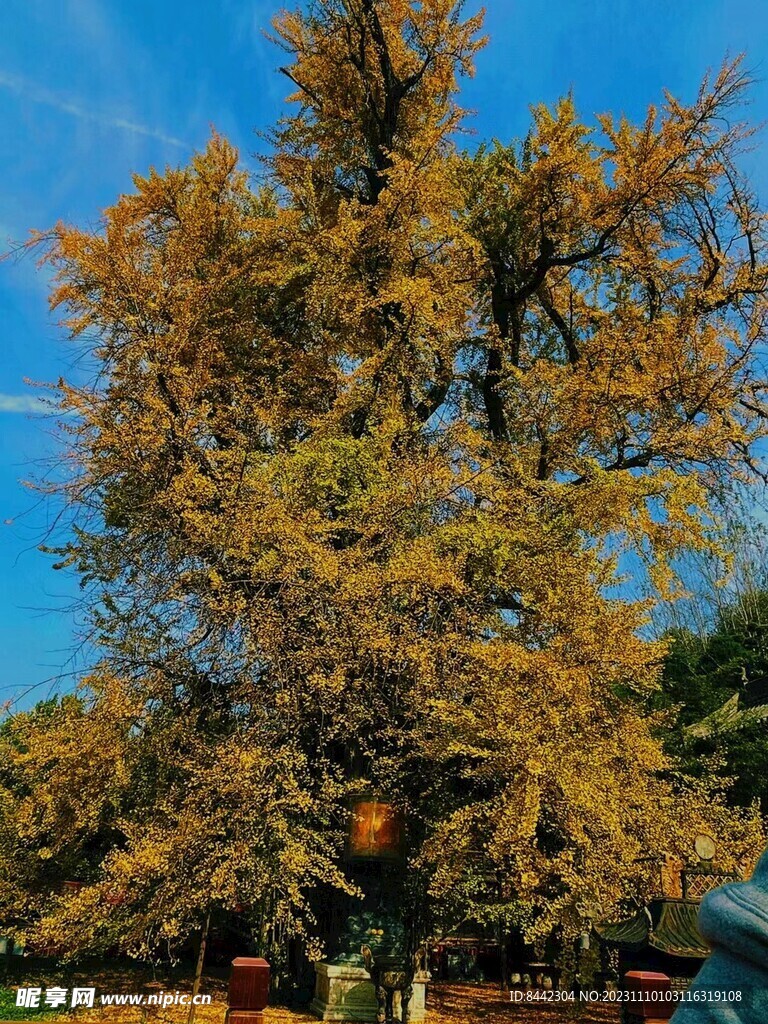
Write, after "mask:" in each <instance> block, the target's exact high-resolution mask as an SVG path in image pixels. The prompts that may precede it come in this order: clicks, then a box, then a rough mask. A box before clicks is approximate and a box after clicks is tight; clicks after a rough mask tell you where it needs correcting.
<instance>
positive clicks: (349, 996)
mask: <svg viewBox="0 0 768 1024" xmlns="http://www.w3.org/2000/svg"><path fill="white" fill-rule="evenodd" d="M428 981H429V975H428V974H427V973H425V972H421V973H419V974H417V975H416V977H415V978H414V979H413V995H412V996H411V1001H410V1003H409V1016H410V1019H411V1021H412V1022H413V1024H417V1022H419V1021H423V1020H424V1017H425V1015H426V1011H427V1007H426V1000H427V982H428ZM309 1008H310V1010H311V1011H312V1013H314V1014H315V1016H316V1017H319V1018H320V1020H352V1021H359V1022H360V1024H372V1022H373V1021H375V1020H376V993H375V992H374V990H373V983H372V981H371V976H370V974H369V973H368V971H366V969H365V968H364V967H354V966H352V965H351V964H327V963H317V964H315V998H314V999H313V1000H312V1002H311V1004H310V1007H309ZM395 1016H396V1017H399V1016H400V994H399V993H397V994H396V995H395Z"/></svg>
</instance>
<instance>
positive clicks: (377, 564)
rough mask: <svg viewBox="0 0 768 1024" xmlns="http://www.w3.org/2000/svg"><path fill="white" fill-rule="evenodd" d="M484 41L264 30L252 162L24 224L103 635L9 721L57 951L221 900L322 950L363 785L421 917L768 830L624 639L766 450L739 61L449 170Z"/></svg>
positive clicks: (41, 920) (16, 822) (584, 881)
mask: <svg viewBox="0 0 768 1024" xmlns="http://www.w3.org/2000/svg"><path fill="white" fill-rule="evenodd" d="M480 31H481V18H480V17H479V16H477V17H469V18H465V17H464V16H463V15H462V13H461V10H460V5H459V6H456V5H455V4H454V3H453V2H452V0H421V2H418V3H417V2H412V0H314V2H313V3H312V4H311V5H310V7H309V9H308V10H306V11H303V12H300V13H295V14H283V15H281V16H280V17H279V18H278V19H277V21H276V23H275V39H276V41H277V43H278V44H279V45H280V46H281V47H282V48H283V50H284V52H285V54H286V58H285V61H286V63H285V67H284V68H282V69H281V71H282V73H283V74H284V75H285V76H286V78H287V79H288V80H290V82H291V83H292V86H291V87H292V88H293V90H294V91H293V94H292V96H291V100H292V102H293V104H294V105H293V107H292V108H291V111H292V112H290V113H288V114H287V115H286V116H285V117H284V118H283V119H282V120H281V121H280V123H279V124H278V125H277V126H276V127H275V129H274V131H273V133H272V136H271V154H270V156H269V158H268V161H267V166H266V174H263V175H261V177H260V179H259V180H258V182H254V179H253V178H252V177H251V176H249V174H248V173H247V172H246V170H245V169H243V167H242V166H241V164H240V162H239V158H238V154H237V152H236V151H235V150H234V149H233V147H232V146H231V145H230V144H229V143H228V142H227V141H226V140H225V139H224V138H222V137H220V136H218V135H215V136H214V137H213V138H212V139H211V141H210V143H209V144H208V147H207V148H206V150H205V152H203V153H200V154H199V155H197V156H195V157H194V159H193V160H192V161H191V163H190V165H189V166H186V167H181V168H168V169H166V170H165V171H164V172H162V173H160V172H158V171H154V170H153V171H151V172H150V173H149V174H148V175H147V176H144V177H139V176H137V177H136V178H135V190H134V192H133V193H131V194H129V195H124V196H121V197H120V198H119V200H118V201H117V202H116V204H115V205H114V206H113V207H111V208H110V209H108V210H107V211H106V212H105V213H104V217H103V221H102V224H101V226H100V227H99V228H98V229H97V230H87V231H84V230H78V229H76V228H72V227H69V226H66V225H60V226H58V227H57V228H55V229H54V230H53V231H52V232H50V233H47V234H41V235H39V236H36V239H35V244H38V245H45V246H46V258H47V259H49V260H50V261H51V263H52V264H53V267H54V268H55V273H56V284H55V289H54V292H53V296H52V302H53V305H54V307H56V308H58V309H60V310H63V311H64V323H65V325H66V328H67V329H68V331H69V332H70V334H71V335H72V336H73V337H74V338H76V339H80V344H82V345H84V346H86V347H87V349H88V351H89V352H90V354H91V356H92V358H93V359H94V360H95V361H96V364H97V372H95V373H94V375H93V377H92V379H91V380H90V381H89V382H88V383H87V384H85V385H74V384H70V383H67V382H64V381H62V382H61V383H60V385H59V394H60V402H61V407H62V411H63V412H65V413H66V416H65V417H63V419H62V436H63V437H64V439H65V441H66V449H67V453H68V455H67V458H68V466H69V470H70V471H69V473H68V475H67V480H66V483H65V484H64V486H63V488H62V489H63V493H64V495H65V497H66V499H67V501H68V502H69V503H70V506H71V507H72V509H73V510H74V511H75V513H76V515H75V528H74V531H73V534H72V537H71V539H70V540H69V541H68V542H67V543H66V545H64V546H63V547H62V553H61V555H60V561H59V563H58V564H60V565H65V566H69V567H71V568H73V569H74V570H75V571H77V572H78V573H79V574H80V575H81V577H82V580H83V586H84V592H85V594H86V595H87V598H88V600H89V602H90V607H91V614H92V617H93V626H94V632H95V634H96V635H97V637H98V641H99V644H100V645H101V648H102V650H103V660H102V662H101V663H100V664H99V665H98V666H97V667H96V668H95V669H94V671H93V672H92V674H91V675H90V676H89V677H88V679H87V680H85V681H84V684H83V687H82V689H81V692H80V695H79V697H78V699H77V701H76V703H70V704H68V705H67V706H65V705H62V707H61V711H60V713H59V715H58V720H56V717H55V716H54V720H53V721H51V720H50V719H46V720H45V721H44V722H42V721H41V720H40V719H39V717H38V718H36V717H35V716H34V715H32V716H29V715H17V716H15V717H14V718H13V719H12V721H11V722H10V724H9V726H8V727H7V728H6V735H5V737H4V739H3V744H4V754H5V757H4V760H3V766H2V768H1V769H0V877H2V876H3V875H6V876H8V875H9V874H10V873H13V870H14V869H12V868H11V867H10V865H11V864H12V863H13V862H14V859H16V862H17V863H19V862H21V861H23V864H24V870H23V873H22V874H20V873H19V872H18V871H17V872H16V876H15V877H17V876H18V877H22V875H23V880H24V884H23V885H22V886H19V885H15V886H14V887H13V888H9V889H8V890H7V891H8V893H9V894H10V895H8V896H7V898H4V897H0V900H3V899H4V903H3V904H2V906H3V913H4V914H5V915H6V917H7V918H9V919H10V917H12V916H13V915H15V917H16V919H18V920H21V919H24V920H26V921H27V922H31V924H30V925H29V928H30V929H31V930H32V932H33V933H34V934H36V935H37V936H38V941H45V942H48V943H53V944H54V945H56V946H57V948H60V949H67V950H74V951H78V950H85V949H88V950H92V949H98V948H108V947H109V948H111V947H114V946H122V947H123V948H126V949H129V950H133V951H138V952H148V951H150V950H152V949H156V948H158V946H160V947H163V948H164V944H167V945H169V946H170V947H171V948H172V947H173V946H174V944H178V943H179V942H181V941H183V940H184V938H185V937H186V936H187V935H188V934H189V933H190V931H191V930H193V929H194V928H196V927H198V926H199V924H200V922H201V921H202V920H203V919H204V917H205V915H206V914H207V913H210V912H211V911H212V910H216V909H218V910H223V911H226V910H233V909H235V908H237V907H243V906H246V907H249V908H251V912H252V913H253V914H254V916H255V917H256V918H258V921H259V922H260V924H259V927H263V926H264V922H265V921H270V922H273V921H279V922H281V923H282V925H284V926H285V928H286V929H288V930H289V931H290V930H294V931H303V932H304V933H305V934H306V935H307V937H308V938H309V937H311V935H312V933H313V902H312V893H313V892H314V891H316V890H317V888H318V887H325V888H324V891H327V890H328V887H330V888H331V890H334V889H335V890H336V891H338V892H339V893H342V892H344V891H350V889H352V888H354V886H353V885H352V883H351V882H350V881H349V879H348V878H347V877H346V876H345V873H344V870H343V863H342V861H341V859H340V853H341V849H342V842H343V832H344V822H345V807H346V806H347V804H346V802H345V801H346V799H347V797H348V796H349V794H350V793H353V792H357V791H360V790H362V789H364V788H366V787H368V788H373V789H376V790H377V791H379V792H382V793H386V794H387V797H388V798H389V799H390V800H392V801H394V802H395V803H397V804H399V805H400V807H401V808H402V809H403V811H404V812H406V816H407V820H408V822H409V871H410V872H411V874H412V877H413V878H414V879H415V880H416V884H417V886H418V885H420V886H421V887H422V889H421V891H422V895H423V904H424V905H425V906H430V907H432V908H433V909H434V910H435V912H436V913H444V914H446V915H448V916H450V914H451V913H454V912H456V908H459V911H458V912H459V913H461V914H465V915H469V914H472V915H475V916H477V917H481V918H482V917H483V915H486V914H487V915H491V916H493V918H494V919H496V918H498V917H499V916H502V917H504V918H505V919H506V920H508V921H510V922H514V923H516V924H518V925H520V926H521V927H524V928H526V929H527V930H528V933H529V934H530V935H534V934H545V933H546V932H547V931H548V930H549V929H551V928H552V927H553V926H554V925H556V924H557V925H562V926H565V927H566V928H578V927H580V920H581V915H582V914H583V913H584V912H585V911H584V908H585V907H588V908H591V909H590V912H599V911H603V912H605V913H607V912H609V911H610V910H611V909H612V908H614V907H615V905H616V904H617V902H618V901H619V900H621V899H622V898H623V897H626V896H629V895H632V894H640V893H642V892H643V891H645V890H644V887H646V886H647V885H648V884H649V867H648V865H649V861H650V860H651V859H652V858H653V857H654V856H655V855H657V854H660V853H661V852H662V851H670V852H673V853H676V854H680V855H686V854H687V853H688V851H689V849H690V844H691V840H692V838H693V836H694V835H695V834H696V833H697V832H698V831H701V830H705V831H714V832H715V833H716V834H717V836H718V838H719V840H720V849H721V856H722V859H723V863H724V865H728V864H730V865H733V864H735V863H741V862H744V863H746V862H747V861H748V860H749V858H750V857H751V856H753V855H754V853H755V852H756V850H757V849H758V848H759V846H760V839H761V833H760V826H759V822H758V821H757V820H756V818H755V817H754V815H751V814H750V813H749V812H747V811H736V810H729V809H727V808H726V807H725V805H724V803H723V802H721V801H720V800H719V799H718V797H717V794H713V793H712V792H708V791H707V790H706V789H705V788H704V787H703V786H700V785H699V784H696V786H695V788H692V787H693V786H694V784H693V783H691V782H690V781H688V782H684V780H682V778H681V776H680V774H679V773H678V771H677V768H676V765H675V763H674V761H673V760H672V759H671V758H670V757H669V756H667V755H665V754H664V753H663V752H662V749H661V746H660V743H659V741H658V740H657V739H656V737H655V724H656V722H655V719H654V718H653V716H652V715H650V714H649V713H648V711H647V706H648V695H649V693H650V692H652V690H653V689H654V687H655V686H656V684H657V675H658V666H659V664H660V660H661V658H662V657H663V654H664V645H663V644H661V643H654V642H651V641H649V640H648V638H647V636H648V634H647V632H645V631H644V625H645V623H646V622H647V619H648V615H649V613H650V610H651V607H652V603H653V600H654V594H656V595H662V596H664V597H668V596H669V595H670V594H671V593H673V592H674V590H675V586H676V584H675V577H674V573H673V566H674V561H675V557H676V556H677V555H678V554H679V553H680V552H681V551H683V550H684V549H685V548H687V547H699V548H702V547H705V546H707V545H710V546H712V545H714V546H716V545H717V543H718V541H717V518H716V515H715V514H714V512H713V506H712V499H713V495H716V494H717V493H719V492H722V489H723V488H724V487H727V485H728V481H729V480H730V479H735V478H739V479H742V480H743V479H748V478H749V477H750V475H751V474H755V473H757V472H759V470H760V467H759V464H758V463H757V461H756V458H757V457H756V455H755V454H754V449H755V443H756V442H757V441H758V440H759V439H760V438H761V437H762V436H763V434H764V421H765V415H766V409H765V406H764V404H763V402H764V387H765V380H764V375H763V372H762V369H761V364H760V355H761V351H762V347H763V345H764V341H765V332H766V314H767V312H768V306H767V305H766V288H767V287H768V268H767V266H766V262H765V257H766V239H765V229H764V223H763V214H762V211H761V208H760V206H759V204H758V201H757V199H756V198H755V196H754V194H753V192H752V190H751V188H750V187H749V184H748V182H747V181H746V180H745V179H744V178H743V177H742V175H741V173H740V171H739V154H740V151H741V150H742V148H743V147H744V145H745V143H746V142H747V141H748V140H749V136H750V130H749V128H748V126H746V125H745V124H743V123H742V122H741V121H740V120H739V117H738V109H739V104H740V103H741V101H742V100H743V97H744V93H745V89H746V88H747V86H748V84H749V83H748V76H747V75H746V74H745V73H744V71H743V68H742V65H741V63H740V62H738V61H736V62H732V63H729V64H726V65H725V66H724V67H723V68H722V69H721V70H720V71H719V72H718V73H717V74H715V75H714V76H712V77H711V78H710V79H707V80H706V81H705V82H704V84H703V85H702V86H701V88H700V90H699V92H698V94H697V96H696V98H695V99H694V100H693V102H692V103H689V104H687V105H685V104H683V103H680V102H678V101H677V100H675V99H673V98H672V97H670V96H667V97H666V98H665V99H664V102H663V104H662V105H661V106H660V107H659V108H654V107H652V108H650V110H649V112H648V116H647V118H646V120H645V121H644V123H642V124H640V125H634V124H632V123H630V122H629V121H627V120H626V119H621V120H618V121H617V120H615V119H613V118H612V117H610V116H608V115H606V116H602V117H600V118H599V119H598V122H597V124H596V125H595V126H594V127H593V128H589V127H587V126H585V125H584V124H582V123H581V121H580V120H579V118H578V116H577V113H576V109H575V106H574V103H573V100H572V99H571V98H567V99H565V100H563V101H562V102H560V103H559V104H558V105H557V106H556V107H555V108H554V109H548V108H545V107H535V108H533V116H532V123H531V128H530V131H529V133H528V135H527V136H526V138H525V139H524V140H523V141H521V142H519V143H517V142H516V143H512V144H510V145H502V144H500V143H493V144H488V145H481V146H480V147H479V148H477V149H476V150H475V151H474V152H473V153H471V154H467V153H464V152H462V151H460V149H459V148H458V147H457V144H456V139H457V129H458V128H459V126H460V124H461V122H462V118H463V112H462V110H461V109H460V107H459V106H458V103H457V90H458V81H459V78H460V76H461V75H465V74H471V73H472V69H473V58H474V56H475V54H476V53H477V51H478V49H479V48H480V46H481V45H483V42H484V40H482V39H481V38H480V35H479V33H480ZM627 566H631V567H633V571H637V572H640V571H641V570H640V566H642V567H643V570H642V571H643V572H646V573H647V576H648V580H649V582H650V584H651V585H652V586H651V587H649V588H647V589H646V590H645V591H644V592H643V596H642V597H638V596H637V589H634V590H633V589H632V588H629V587H627V586H626V585H622V579H623V577H622V574H623V573H624V572H625V571H626V568H627ZM73 858H74V860H73ZM78 858H79V859H78ZM75 861H77V863H79V864H80V865H81V869H80V870H81V877H82V881H84V882H85V883H86V884H85V885H84V886H83V887H81V888H80V889H79V890H78V891H77V892H71V891H69V892H67V893H65V894H61V893H59V894H58V895H52V894H51V893H52V890H53V888H54V887H53V885H52V884H51V883H50V879H51V877H52V875H53V874H55V872H54V871H53V870H52V864H53V865H54V866H55V865H56V864H59V865H60V866H61V865H64V864H72V863H74V862H75ZM61 870H64V868H63V867H61ZM46 880H48V882H46Z"/></svg>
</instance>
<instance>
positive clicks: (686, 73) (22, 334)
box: [0, 0, 768, 704]
mask: <svg viewBox="0 0 768 1024" xmlns="http://www.w3.org/2000/svg"><path fill="white" fill-rule="evenodd" d="M278 6H279V4H278V3H273V2H272V0H256V2H248V0H216V2H212V0H186V3H183V4H182V3H180V2H179V0H131V2H128V0H4V3H3V4H2V6H1V7H0V141H1V142H2V147H1V151H2V153H3V159H2V161H0V244H2V245H3V248H7V244H6V243H7V242H8V240H9V239H13V240H16V241H19V240H23V239H24V238H25V237H26V235H27V232H28V231H29V229H31V228H45V227H48V226H50V225H52V224H53V223H55V222H56V221H57V220H65V221H68V222H71V223H76V224H78V225H81V226H84V225H96V224H97V223H98V219H99V215H100V212H101V210H102V209H103V208H104V207H105V206H108V205H109V204H110V203H112V202H113V201H114V200H115V198H116V197H117V196H118V195H119V194H120V193H121V192H125V191H129V190H130V189H131V174H132V173H134V172H139V173H144V172H146V171H147V169H148V168H149V167H150V166H153V165H154V166H159V167H162V166H164V165H166V164H177V163H183V162H186V161H187V160H188V158H189V156H190V155H191V153H192V152H193V150H194V149H195V148H200V147H202V146H203V145H204V144H205V141H206V138H207V137H208V134H209V132H210V128H211V126H212V125H214V126H215V127H216V128H217V129H218V130H219V131H220V132H222V133H223V134H225V135H226V136H228V137H229V138H230V139H231V140H232V141H233V142H234V143H235V144H236V145H237V146H239V148H240V151H241V154H242V155H243V159H244V161H245V162H252V160H253V154H254V152H256V151H257V150H258V149H259V148H260V145H261V144H260V142H259V140H258V139H257V137H256V135H255V130H257V129H259V128H267V127H269V126H270V125H271V124H272V123H273V122H274V120H275V119H276V117H278V116H279V114H280V111H281V109H282V100H283V96H284V94H285V93H286V91H287V90H286V85H287V83H286V81H285V79H283V78H282V76H280V75H279V74H277V73H276V71H275V69H276V67H277V65H278V64H279V63H280V59H281V54H280V53H279V52H278V51H276V50H275V49H274V48H273V47H272V46H271V44H270V43H269V42H268V41H267V40H266V39H265V38H264V36H263V31H264V30H265V29H268V28H269V22H270V18H271V16H272V14H273V13H274V11H275V9H276V8H277V7H278ZM470 6H471V5H470ZM487 7H488V15H487V28H488V30H489V32H490V35H491V41H490V44H489V46H488V47H487V49H486V50H485V51H484V52H483V53H482V54H481V55H480V57H479V60H478V73H477V76H476V78H475V79H474V80H472V81H471V82H468V83H466V85H465V90H464V96H463V103H464V105H465V106H467V107H470V108H472V109H474V110H476V111H477V112H478V113H477V116H476V117H475V118H474V120H473V124H474V127H475V129H476V130H477V133H478V135H479V136H480V137H487V136H494V135H495V136H497V137H499V138H501V139H502V140H508V139H509V138H511V137H513V136H516V135H519V134H521V133H523V132H524V131H525V129H526V127H527V123H528V106H529V104H531V103H535V102H539V101H542V100H543V101H546V102H552V101H554V100H555V99H556V98H557V97H558V96H559V95H561V94H562V93H564V92H566V91H568V90H569V89H570V88H573V90H574V95H575V99H576V102H577V105H578V107H579V109H580V111H581V113H582V116H583V117H584V119H586V120H587V121H590V120H591V119H592V118H593V115H594V114H595V113H600V112H604V111H608V110H612V111H614V112H624V113H626V114H627V115H629V116H630V117H633V118H637V117H640V116H642V114H643V112H644V110H645V107H646V106H647V104H648V103H649V102H652V101H656V100H658V99H659V98H660V94H661V91H662V89H663V88H668V89H670V90H671V91H672V92H673V93H675V94H676V95H678V96H679V97H681V98H683V99H691V98H692V97H693V94H694V92H695V90H696V87H697V84H698V82H699V81H700V79H701V77H702V75H703V74H704V72H705V71H706V70H707V68H708V67H712V66H717V65H718V64H719V63H720V62H721V60H722V58H723V57H724V56H725V55H726V54H727V53H730V54H732V55H733V54H737V53H740V52H742V51H746V53H747V57H748V66H749V67H750V68H751V69H752V70H753V71H754V72H755V74H756V75H757V77H758V79H760V78H764V79H765V81H758V83H757V85H756V86H755V88H754V90H753V94H752V100H753V102H752V107H751V109H750V110H749V112H748V113H749V117H750V118H751V119H752V120H754V121H755V122H763V121H766V120H768V63H766V60H765V54H766V52H768V49H767V44H768V4H765V3H764V0H763V2H761V0H677V2H676V3H673V4H670V3H668V2H661V0H646V2H645V3H643V4H640V3H638V2H637V0H550V2H548V3H544V2H541V0H488V3H487ZM759 141H760V148H759V149H758V150H757V151H756V152H755V153H753V154H751V155H750V156H749V158H748V160H749V165H750V170H751V173H752V174H753V177H754V180H755V181H756V183H757V186H758V189H759V191H760V193H761V194H762V196H763V197H765V196H766V194H768V187H767V186H768V170H766V169H765V155H766V153H768V150H767V149H766V148H765V147H766V144H768V138H766V137H765V135H763V137H761V139H760V140H759ZM47 288H48V278H47V274H46V271H45V270H42V271H41V270H38V269H37V268H36V267H35V264H34V261H33V260H31V259H29V258H25V259H22V260H17V261H15V260H12V261H7V262H5V263H3V264H0V318H1V320H0V323H2V358H1V359H0V601H1V602H2V603H1V608H2V615H1V616H0V654H1V655H2V657H1V658H0V704H2V702H3V701H4V700H8V699H10V698H12V697H14V696H16V695H19V694H21V693H22V692H27V691H28V696H27V697H26V698H25V701H24V702H25V703H27V702H28V701H29V700H31V699H33V698H41V697H44V696H46V695H47V694H48V693H49V692H51V690H52V689H56V688H66V687H68V686H71V685H72V680H73V678H74V676H75V675H76V673H77V672H79V671H81V670H82V668H83V667H84V665H85V664H86V662H87V660H88V653H87V650H83V649H82V648H81V647H80V645H79V637H80V634H81V624H80V623H79V621H78V615H77V614H76V613H75V612H74V610H73V602H74V600H75V598H76V595H77V585H76V581H74V580H72V579H71V578H67V577H66V576H64V575H63V574H61V573H56V572H54V571H53V570H52V568H51V563H52V559H51V558H49V557H48V556H46V555H43V554H41V553H40V552H38V551H37V544H38V543H40V541H41V540H42V539H43V535H44V532H45V529H46V526H47V525H48V524H49V523H50V521H51V518H52V516H53V515H54V513H55V509H53V508H51V507H50V506H49V505H46V504H45V503H44V502H43V503H41V502H40V501H39V499H38V498H37V497H36V496H35V495H34V494H33V493H31V492H30V491H29V490H26V489H25V488H24V486H23V485H22V483H21V482H20V481H21V480H23V479H28V478H30V477H34V476H36V475H40V474H41V473H43V472H45V470H46V465H47V464H48V463H50V462H51V461H53V462H54V463H55V461H56V459H57V457H58V453H59V449H58V447H57V444H56V442H55V439H54V438H53V436H52V432H51V424H50V422H48V421H46V420H45V418H41V417H40V416H39V415H37V414H35V413H32V414H31V415H30V410H31V409H33V408H34V406H35V401H36V399H35V391H34V389H32V388H30V387H28V386H27V385H26V384H25V379H31V380H35V381H51V380H55V379H57V378H58V377H59V376H62V375H63V376H65V377H66V376H76V375H77V374H78V373H81V372H82V368H81V367H79V366H78V363H77V357H78V351H76V350H75V349H73V348H72V347H71V346H70V345H69V344H68V343H67V340H66V338H65V337H64V335H63V334H62V332H61V331H59V330H58V328H57V327H56V324H55V320H54V318H53V317H52V316H51V315H50V314H49V313H48V309H47V301H46V295H47ZM30 688H32V689H30Z"/></svg>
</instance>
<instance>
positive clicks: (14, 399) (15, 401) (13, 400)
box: [0, 392, 51, 413]
mask: <svg viewBox="0 0 768 1024" xmlns="http://www.w3.org/2000/svg"><path fill="white" fill-rule="evenodd" d="M50 411H51V407H50V405H49V404H48V403H47V402H45V401H44V400H43V399H42V398H37V397H36V396H35V395H4V394H2V393H1V392H0V413H2V412H15V413H28V412H50Z"/></svg>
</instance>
